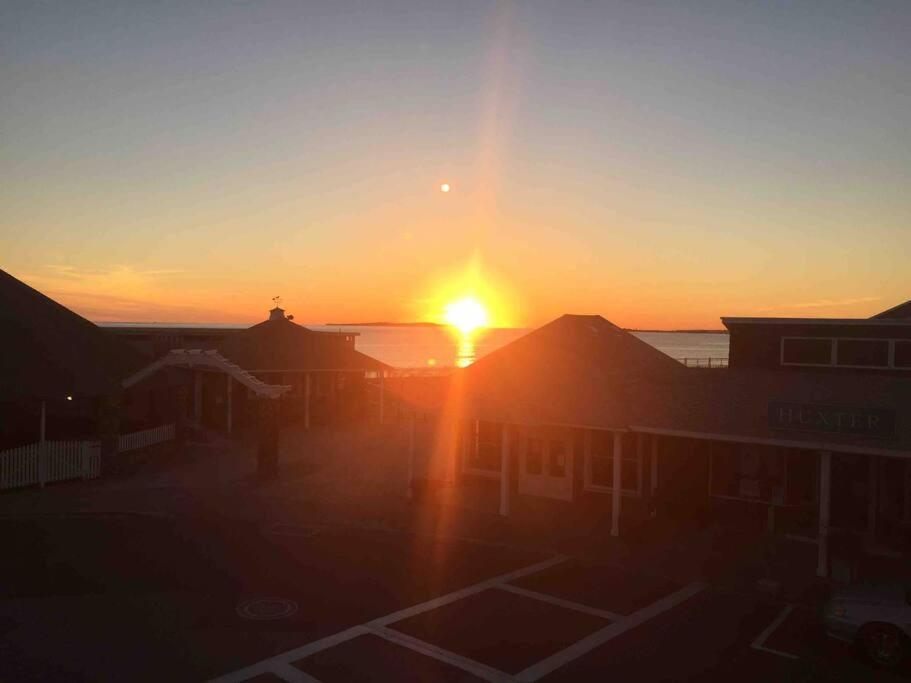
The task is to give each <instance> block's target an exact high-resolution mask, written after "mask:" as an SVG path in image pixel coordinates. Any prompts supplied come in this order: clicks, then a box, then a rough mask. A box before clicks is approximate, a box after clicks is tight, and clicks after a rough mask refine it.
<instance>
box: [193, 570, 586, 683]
mask: <svg viewBox="0 0 911 683" xmlns="http://www.w3.org/2000/svg"><path fill="white" fill-rule="evenodd" d="M567 559H569V558H567V557H566V556H565V555H556V556H554V557H552V558H550V559H548V560H544V561H543V562H538V563H536V564H533V565H529V566H527V567H522V568H521V569H516V570H514V571H511V572H507V573H506V574H500V575H499V576H495V577H493V578H491V579H485V580H484V581H480V582H479V583H476V584H473V585H471V586H467V587H465V588H462V589H460V590H457V591H453V592H451V593H447V594H445V595H441V596H439V597H436V598H433V599H432V600H427V601H426V602H422V603H419V604H417V605H412V606H411V607H407V608H405V609H402V610H398V611H397V612H393V613H391V614H387V615H386V616H384V617H379V618H378V619H374V620H373V621H370V622H368V623H367V624H366V625H363V626H352V627H351V628H348V629H345V630H344V631H339V632H338V633H335V634H333V635H331V636H326V637H325V638H321V639H319V640H315V641H313V642H312V643H308V644H306V645H302V646H301V647H298V648H295V649H293V650H288V651H287V652H283V653H281V654H278V655H275V656H274V657H270V658H268V659H264V660H262V661H261V662H257V663H256V664H252V665H250V666H247V667H244V668H243V669H239V670H237V671H234V672H232V673H229V674H225V675H224V676H220V677H218V678H214V679H212V681H211V683H241V682H242V681H246V680H248V679H250V678H252V677H254V676H256V675H258V674H261V673H266V672H270V673H274V674H275V675H277V676H280V677H284V678H285V680H295V679H289V678H287V677H286V674H287V672H288V670H289V669H294V671H295V672H297V671H298V669H295V668H294V667H291V666H290V663H291V662H293V661H297V660H299V659H304V658H305V657H309V656H310V655H312V654H316V653H317V652H321V651H322V650H327V649H329V648H330V647H334V646H336V645H339V644H341V643H344V642H346V641H348V640H352V639H353V638H356V637H358V636H360V635H363V634H365V633H371V632H373V631H375V630H377V629H381V628H383V627H385V626H388V625H389V624H391V623H393V622H396V621H401V620H402V619H407V618H408V617H412V616H415V615H417V614H422V613H423V612H428V611H430V610H433V609H436V608H437V607H442V606H443V605H448V604H449V603H451V602H455V601H456V600H461V599H462V598H467V597H468V596H470V595H474V594H476V593H481V592H483V591H486V590H488V589H490V588H493V587H494V586H497V585H499V584H501V583H505V582H507V581H514V580H516V579H520V578H522V577H523V576H528V575H529V574H534V573H536V572H540V571H543V570H545V569H549V568H550V567H553V566H554V565H557V564H560V563H561V562H565V561H566V560H567ZM403 635H404V634H403ZM383 637H385V636H383ZM387 640H388V638H387ZM414 640H417V639H416V638H415V639H414ZM419 642H423V641H419ZM426 646H427V647H434V646H432V645H430V644H429V643H427V644H426ZM406 647H407V646H406ZM412 649H414V648H412ZM452 656H453V657H458V655H455V654H454V653H453V654H452ZM462 659H464V658H462ZM467 661H470V660H467ZM450 663H452V662H450ZM476 664H477V665H479V666H485V665H483V664H480V662H477V663H476ZM456 666H458V664H456ZM461 668H463V669H464V667H461ZM488 668H489V667H488ZM491 671H496V670H495V669H491ZM301 673H303V672H301ZM482 678H483V676H482ZM296 680H299V678H298V679H296ZM307 680H308V681H316V680H317V679H315V678H313V677H312V676H309V677H308V679H307Z"/></svg>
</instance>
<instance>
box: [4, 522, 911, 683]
mask: <svg viewBox="0 0 911 683" xmlns="http://www.w3.org/2000/svg"><path fill="white" fill-rule="evenodd" d="M0 537H2V538H3V539H4V542H5V544H6V547H7V548H9V549H10V551H11V552H9V553H7V558H8V559H7V560H6V561H5V562H4V563H0V672H2V674H3V675H2V676H0V680H3V681H7V680H9V681H19V680H42V681H58V680H59V681H64V680H65V681H125V680H130V681H146V680H148V681H162V680H168V681H183V680H186V681H200V680H209V679H217V680H223V681H247V680H254V681H280V680H287V681H310V682H311V683H312V681H323V682H324V683H329V682H331V681H390V680H394V681H474V680H488V681H500V680H520V681H535V680H546V681H586V680H605V679H606V678H608V677H619V678H620V679H621V680H643V681H667V680H704V681H714V680H719V681H720V680H731V679H735V680H741V681H769V680H776V681H777V680H795V681H797V680H800V681H805V680H858V681H862V680H891V679H894V680H908V679H909V678H911V676H909V675H908V673H907V672H899V673H898V674H896V675H893V674H889V675H886V674H882V673H881V672H875V671H873V670H871V669H869V668H867V667H866V665H865V664H863V663H862V662H861V661H860V660H858V659H857V657H855V655H854V653H853V652H852V651H851V649H850V647H846V646H844V645H843V644H841V643H838V642H834V641H829V640H828V639H826V638H824V637H823V636H822V634H821V631H820V627H819V623H818V619H817V617H816V615H815V613H814V612H813V611H812V610H808V609H805V608H801V607H799V606H789V605H787V604H782V603H777V602H771V601H767V600H764V599H763V598H761V597H760V596H758V595H746V594H729V593H722V592H719V591H716V590H714V589H713V588H712V587H710V586H706V585H704V584H701V583H689V584H679V583H675V582H673V581H669V580H667V579H664V578H661V577H659V576H652V575H644V574H642V573H635V572H630V571H627V570H625V569H623V568H622V567H618V566H616V565H608V564H598V563H591V562H589V563H586V562H582V561H579V560H576V559H573V558H569V557H564V556H559V555H549V554H540V553H535V552H531V551H524V550H516V549H512V548H508V547H503V546H498V545H492V544H488V543H480V542H476V541H469V540H453V539H448V540H441V539H439V538H431V537H427V536H419V535H410V534H405V533H399V532H391V531H382V530H377V529H358V528H350V527H348V528H346V527H341V526H338V527H333V526H327V525H321V526H295V525H292V524H270V525H265V526H263V525H257V524H254V523H242V522H237V521H231V522H228V521H221V520H218V519H205V518H199V519H170V518H165V517H161V518H155V517H148V516H140V515H94V516H93V515H81V516H80V515H77V516H69V517H54V516H49V517H33V518H17V519H9V518H8V519H0ZM783 612H786V614H784V617H783V618H782V614H783ZM770 627H772V628H770Z"/></svg>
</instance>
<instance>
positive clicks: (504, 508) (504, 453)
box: [500, 424, 509, 517]
mask: <svg viewBox="0 0 911 683" xmlns="http://www.w3.org/2000/svg"><path fill="white" fill-rule="evenodd" d="M500 516H501V517H508V516H509V427H508V426H507V425H505V424H504V425H503V441H502V445H501V448H500Z"/></svg>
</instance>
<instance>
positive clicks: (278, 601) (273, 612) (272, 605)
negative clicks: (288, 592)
mask: <svg viewBox="0 0 911 683" xmlns="http://www.w3.org/2000/svg"><path fill="white" fill-rule="evenodd" d="M296 612H297V603H296V602H294V601H293V600H285V599H284V598H254V599H253V600H244V601H243V602H242V603H240V604H239V605H238V606H237V613H238V614H239V615H240V616H242V617H243V618H244V619H258V620H266V619H287V618H288V617H290V616H292V615H294V614H295V613H296Z"/></svg>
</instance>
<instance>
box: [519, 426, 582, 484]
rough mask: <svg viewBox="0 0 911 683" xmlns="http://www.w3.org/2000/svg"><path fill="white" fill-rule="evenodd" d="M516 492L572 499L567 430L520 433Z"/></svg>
mask: <svg viewBox="0 0 911 683" xmlns="http://www.w3.org/2000/svg"><path fill="white" fill-rule="evenodd" d="M519 493H521V494H524V495H527V496H542V497H544V498H556V499H557V500H568V501H571V500H572V499H573V448H572V433H571V432H570V431H569V430H560V429H549V430H548V429H540V430H526V431H524V432H522V437H521V448H520V459H519Z"/></svg>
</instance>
